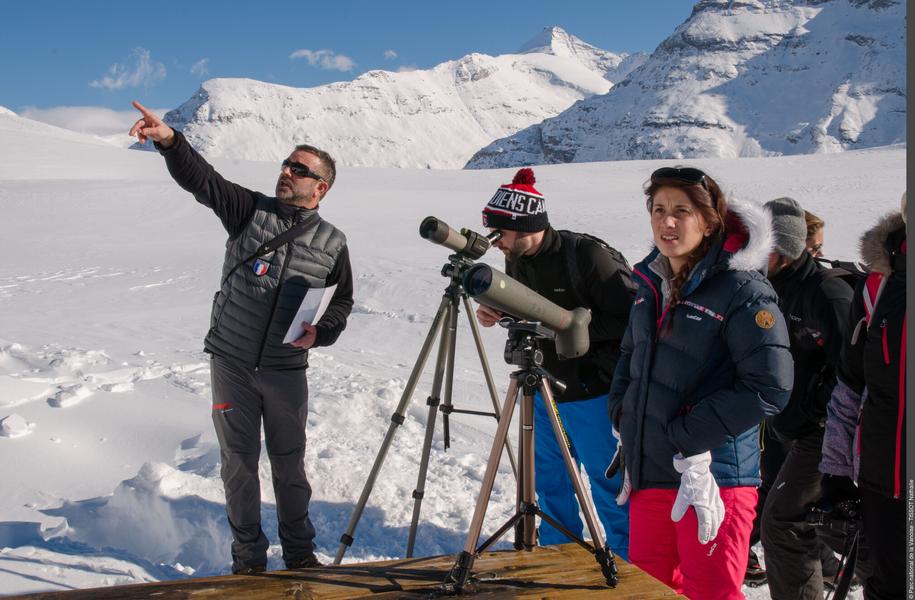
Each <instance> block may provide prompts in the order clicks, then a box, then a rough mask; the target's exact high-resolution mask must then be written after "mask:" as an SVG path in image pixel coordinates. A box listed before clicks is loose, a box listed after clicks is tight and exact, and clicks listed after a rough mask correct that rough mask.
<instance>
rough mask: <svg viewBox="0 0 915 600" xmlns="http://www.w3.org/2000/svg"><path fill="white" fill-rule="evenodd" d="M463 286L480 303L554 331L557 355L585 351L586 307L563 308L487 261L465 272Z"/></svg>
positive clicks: (570, 355)
mask: <svg viewBox="0 0 915 600" xmlns="http://www.w3.org/2000/svg"><path fill="white" fill-rule="evenodd" d="M464 289H465V290H467V293H468V294H469V295H470V296H472V297H473V298H474V299H475V300H476V301H477V302H479V303H480V304H485V305H486V306H491V307H492V308H495V309H496V310H499V311H502V312H504V313H508V314H510V315H513V316H515V317H517V318H520V319H525V320H528V321H539V322H540V323H542V324H543V325H544V326H545V327H547V328H549V329H551V330H553V331H554V332H555V333H556V354H557V355H559V358H562V359H567V358H576V357H579V356H581V355H583V354H584V353H585V352H587V351H588V347H589V345H590V340H589V338H588V324H589V323H591V311H590V310H588V309H587V308H581V307H579V308H576V309H574V310H566V309H564V308H562V307H561V306H558V305H556V304H554V303H552V302H550V301H549V300H547V299H546V298H544V297H543V296H541V295H540V294H538V293H537V292H535V291H534V290H532V289H530V288H529V287H527V286H525V285H523V284H521V283H518V282H517V281H515V280H514V279H512V278H511V277H509V276H508V275H506V274H505V273H503V272H501V271H499V270H498V269H494V268H492V267H490V266H489V265H485V264H482V263H480V264H476V265H474V266H472V267H471V268H470V269H468V270H467V272H466V273H464Z"/></svg>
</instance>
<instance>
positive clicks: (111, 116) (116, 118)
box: [21, 106, 168, 137]
mask: <svg viewBox="0 0 915 600" xmlns="http://www.w3.org/2000/svg"><path fill="white" fill-rule="evenodd" d="M150 110H152V112H153V113H155V114H157V115H159V116H160V117H161V116H162V115H164V114H165V113H167V112H168V109H167V108H166V109H150ZM138 115H139V113H138V112H137V111H136V110H133V109H128V110H111V109H110V108H104V107H102V106H55V107H53V108H35V107H34V106H27V107H26V108H25V110H23V111H22V114H21V116H23V117H25V118H27V119H32V120H34V121H41V122H42V123H47V124H49V125H55V126H57V127H63V128H64V129H71V130H73V131H79V132H80V133H88V134H92V135H97V136H101V137H107V136H110V135H115V134H118V133H123V134H124V135H125V136H126V135H127V131H128V130H129V129H130V127H131V125H133V124H134V122H135V121H136V120H137V117H138Z"/></svg>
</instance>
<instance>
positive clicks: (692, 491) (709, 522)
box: [670, 452, 724, 544]
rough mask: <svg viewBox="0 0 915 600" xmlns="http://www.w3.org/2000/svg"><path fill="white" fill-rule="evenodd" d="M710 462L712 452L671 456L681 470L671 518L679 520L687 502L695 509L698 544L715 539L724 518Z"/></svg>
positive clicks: (722, 506)
mask: <svg viewBox="0 0 915 600" xmlns="http://www.w3.org/2000/svg"><path fill="white" fill-rule="evenodd" d="M711 464H712V453H711V452H703V453H702V454H697V455H695V456H690V457H689V458H683V455H682V454H679V453H678V454H677V455H676V456H674V468H675V469H676V470H677V473H680V489H679V490H678V491H677V499H676V500H675V501H674V507H673V508H672V509H671V511H670V518H671V519H673V520H674V521H679V520H680V519H682V518H683V515H685V514H686V510H687V509H688V508H689V507H690V506H692V507H693V508H694V509H696V518H697V520H698V521H699V531H698V534H699V543H700V544H707V543H709V541H710V540H713V539H715V536H716V535H718V528H719V527H720V526H721V522H722V521H723V520H724V502H722V501H721V494H720V493H719V491H718V484H717V483H715V478H714V477H713V476H712V473H711V471H709V466H710V465H711Z"/></svg>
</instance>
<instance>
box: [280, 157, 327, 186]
mask: <svg viewBox="0 0 915 600" xmlns="http://www.w3.org/2000/svg"><path fill="white" fill-rule="evenodd" d="M280 169H289V172H290V173H292V174H293V175H295V176H296V177H311V178H312V179H317V180H318V181H326V179H324V178H323V177H321V176H320V175H318V174H317V173H315V172H314V171H312V170H311V169H309V168H308V165H303V164H302V163H298V162H292V161H291V160H289V159H288V158H287V159H286V160H284V161H283V165H282V166H281V167H280Z"/></svg>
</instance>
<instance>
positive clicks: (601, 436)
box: [477, 169, 635, 559]
mask: <svg viewBox="0 0 915 600" xmlns="http://www.w3.org/2000/svg"><path fill="white" fill-rule="evenodd" d="M534 183H535V179H534V172H533V171H532V170H531V169H521V170H520V171H518V173H517V175H515V178H514V180H513V181H512V183H510V184H506V185H503V186H501V187H500V188H499V190H498V191H497V192H496V194H495V195H494V196H493V198H492V200H490V201H489V203H488V204H487V205H486V207H485V208H484V209H483V225H484V226H486V227H488V228H489V229H491V230H500V231H501V232H502V238H501V239H500V240H498V241H497V242H495V246H496V247H497V248H499V249H500V250H501V251H502V252H503V253H504V254H505V272H506V273H507V274H508V275H509V276H510V277H512V278H514V279H516V280H518V281H519V282H521V283H523V284H524V285H526V286H528V287H529V288H531V289H532V290H534V291H535V292H537V293H539V294H541V295H542V296H543V297H545V298H547V299H548V300H550V301H552V302H554V303H556V304H558V305H559V306H562V307H563V308H567V309H572V308H576V307H579V306H584V307H586V308H589V309H591V314H592V319H591V324H590V326H589V330H588V332H589V337H590V342H591V346H590V349H589V350H588V353H587V354H585V355H584V356H582V357H579V358H576V359H571V360H559V357H558V356H557V355H556V348H555V346H554V345H553V343H552V342H551V341H545V342H543V343H542V345H541V349H542V351H543V355H544V358H543V367H544V368H545V369H546V370H547V371H548V372H549V373H551V374H552V375H554V376H556V377H557V378H558V379H560V380H561V381H563V382H564V383H565V384H566V385H567V389H566V391H565V392H564V393H556V395H555V398H556V402H557V407H558V410H559V415H560V418H561V419H562V422H563V425H564V426H565V430H566V434H567V435H568V437H569V440H570V442H571V452H572V456H573V458H575V459H576V460H577V461H578V463H579V465H584V467H585V470H586V471H587V473H588V475H589V478H590V482H591V495H592V497H593V498H594V505H595V509H596V511H597V515H598V517H599V518H600V520H601V523H603V526H604V530H605V532H606V537H607V543H608V544H609V545H610V547H611V548H612V549H613V551H614V552H615V553H616V554H618V555H620V556H621V557H622V558H624V559H625V558H626V557H628V547H629V515H628V510H627V509H626V508H625V507H619V506H617V505H616V502H614V499H615V497H616V495H617V493H618V492H619V489H620V477H619V476H617V477H615V478H613V479H607V478H605V477H604V469H605V468H606V466H607V458H608V456H610V454H612V451H613V449H614V447H615V442H614V440H613V438H612V436H611V433H610V430H609V428H608V427H607V421H606V415H607V392H608V390H609V389H610V379H611V377H612V374H613V368H614V366H615V365H616V360H617V357H618V356H619V344H620V339H621V338H622V336H623V331H625V329H626V324H627V323H628V320H629V307H630V306H631V304H632V298H633V295H634V292H635V285H634V284H633V283H632V280H631V279H630V270H629V266H628V265H627V264H626V260H625V259H624V258H623V257H622V255H620V254H619V253H618V252H616V251H615V250H613V249H611V248H608V247H606V246H605V245H603V244H601V243H600V242H598V241H597V240H596V239H592V238H588V237H586V236H584V235H581V234H576V233H572V232H569V231H557V230H555V229H553V228H552V227H551V226H550V224H549V220H548V218H547V213H546V210H545V207H544V202H543V196H542V195H541V194H540V193H539V192H538V191H537V190H536V189H535V188H534V185H533V184H534ZM502 316H503V315H502V314H501V313H499V312H498V311H496V310H494V309H492V308H490V307H488V306H483V305H480V307H479V308H478V309H477V318H478V320H479V322H480V324H481V325H483V326H484V327H492V326H493V325H494V324H495V323H496V322H497V321H498V320H499V319H500V318H501V317H502ZM534 428H535V431H539V432H540V433H539V434H538V435H536V436H535V437H534V455H535V456H534V467H535V474H534V481H535V488H536V492H537V499H538V503H539V505H540V508H541V509H543V511H544V512H545V513H547V514H548V515H550V516H552V517H553V518H555V519H556V520H557V521H559V522H560V523H562V524H563V525H564V526H565V527H567V528H568V529H569V530H570V531H572V532H573V533H577V534H578V535H579V537H581V532H582V522H581V518H580V517H579V508H578V502H577V500H576V498H575V493H574V489H573V487H572V481H571V480H570V479H569V477H568V474H567V473H566V468H565V464H564V463H563V459H562V455H561V454H560V448H559V446H558V444H557V442H556V439H555V437H554V436H553V435H552V427H551V426H550V422H549V416H548V413H547V411H546V407H545V406H544V403H543V401H542V399H541V398H540V397H539V393H538V395H537V400H536V401H535V402H534ZM539 541H540V543H541V544H542V545H548V544H561V543H565V542H568V541H571V540H569V538H568V537H567V536H566V535H565V534H563V533H562V532H560V531H559V530H557V529H555V528H554V527H552V526H551V525H550V524H548V523H546V522H541V524H540V528H539Z"/></svg>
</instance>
